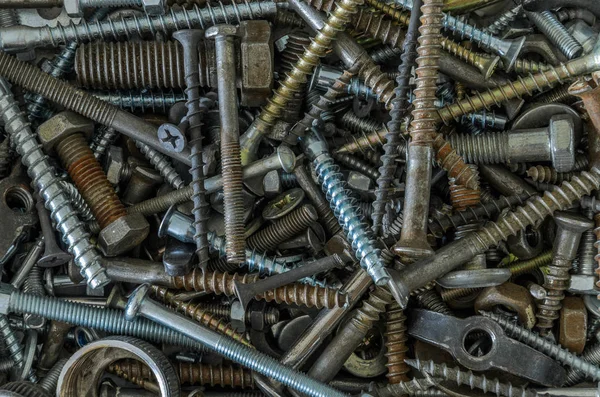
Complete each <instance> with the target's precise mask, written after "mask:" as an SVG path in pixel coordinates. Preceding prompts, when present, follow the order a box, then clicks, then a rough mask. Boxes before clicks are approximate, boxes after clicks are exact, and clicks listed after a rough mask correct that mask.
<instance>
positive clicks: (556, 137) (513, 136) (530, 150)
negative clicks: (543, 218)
mask: <svg viewBox="0 0 600 397" xmlns="http://www.w3.org/2000/svg"><path fill="white" fill-rule="evenodd" d="M576 135H577V132H576V131H575V126H574V123H573V120H572V118H571V116H568V115H555V116H552V118H551V119H550V125H549V126H548V127H547V128H536V129H531V130H513V131H508V132H498V133H495V132H494V133H483V134H479V135H477V136H473V135H457V134H453V135H451V136H450V137H449V142H450V145H452V147H454V148H455V149H456V151H457V152H458V153H460V154H461V155H462V156H463V157H464V158H465V160H466V161H467V162H469V163H476V164H497V163H520V162H525V161H527V162H537V161H552V165H553V166H554V168H555V169H556V170H557V171H559V172H567V171H571V169H572V168H573V166H574V165H575V147H576V146H577V142H576V138H575V137H576Z"/></svg>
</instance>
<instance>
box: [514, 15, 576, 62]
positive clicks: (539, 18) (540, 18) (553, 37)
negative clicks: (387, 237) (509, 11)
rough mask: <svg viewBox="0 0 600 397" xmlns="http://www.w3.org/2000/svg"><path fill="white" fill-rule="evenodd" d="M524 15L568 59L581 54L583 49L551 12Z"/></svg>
mask: <svg viewBox="0 0 600 397" xmlns="http://www.w3.org/2000/svg"><path fill="white" fill-rule="evenodd" d="M525 15H527V18H529V20H531V22H533V23H534V24H535V26H537V28H538V29H539V30H540V31H541V32H542V33H544V34H545V35H546V37H548V39H549V40H550V41H551V42H552V43H554V44H555V45H556V46H557V47H558V49H559V50H560V52H562V53H563V54H564V55H565V56H566V57H567V58H568V59H573V58H577V57H578V56H580V55H581V54H582V53H583V47H582V46H581V45H580V44H579V43H578V42H577V40H575V38H574V37H573V36H571V34H570V33H569V31H568V30H567V28H566V27H565V26H564V25H563V24H562V23H560V21H559V20H558V19H557V18H556V16H555V15H554V14H553V13H552V12H551V11H542V12H530V11H527V12H525Z"/></svg>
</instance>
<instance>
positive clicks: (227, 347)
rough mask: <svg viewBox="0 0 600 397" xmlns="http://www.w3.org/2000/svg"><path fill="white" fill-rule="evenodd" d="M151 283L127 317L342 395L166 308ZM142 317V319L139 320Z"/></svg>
mask: <svg viewBox="0 0 600 397" xmlns="http://www.w3.org/2000/svg"><path fill="white" fill-rule="evenodd" d="M148 289H149V287H148V286H147V285H143V286H141V287H138V288H137V289H136V290H135V291H134V292H133V293H132V294H131V297H130V298H129V301H128V303H127V308H126V310H125V314H126V317H127V318H128V320H129V321H133V320H134V319H135V318H136V316H143V317H146V318H149V319H152V320H153V321H156V322H158V323H161V324H163V325H165V326H168V327H170V328H172V329H174V330H177V331H179V332H181V333H183V334H185V335H190V337H191V338H193V339H194V340H196V341H198V342H199V343H201V344H203V345H205V346H207V347H209V348H210V349H211V350H214V351H215V352H217V353H218V354H221V355H222V356H224V357H225V358H227V359H229V360H231V361H233V362H236V363H239V364H241V365H243V366H245V367H248V368H250V369H252V370H253V371H256V372H258V373H260V374H263V375H265V376H267V377H269V378H272V379H274V380H276V381H278V382H281V383H282V384H284V385H286V386H288V387H291V388H293V389H295V390H298V391H300V392H302V393H305V394H307V395H310V396H315V397H334V396H335V397H342V396H344V393H340V392H338V391H336V390H335V389H333V388H331V387H329V386H326V385H324V384H322V383H320V382H316V381H315V380H313V379H311V378H309V377H307V376H306V375H304V374H301V373H299V372H297V371H295V370H293V369H291V368H288V367H286V366H284V365H282V364H280V363H279V362H278V361H276V360H275V359H273V358H271V357H269V356H267V355H265V354H263V353H260V352H258V351H256V350H253V349H250V348H248V347H247V346H244V345H242V344H240V343H238V342H235V341H233V340H230V339H227V338H224V337H222V336H221V335H220V334H218V333H216V332H214V331H212V330H210V329H208V328H205V327H202V326H201V325H198V324H196V323H194V322H193V321H191V320H188V319H187V318H185V317H183V316H181V315H179V314H177V313H174V312H172V311H171V310H168V309H166V308H165V307H163V306H161V305H159V304H157V303H156V302H153V301H152V300H151V299H149V298H148V297H147V294H148ZM138 321H139V320H138Z"/></svg>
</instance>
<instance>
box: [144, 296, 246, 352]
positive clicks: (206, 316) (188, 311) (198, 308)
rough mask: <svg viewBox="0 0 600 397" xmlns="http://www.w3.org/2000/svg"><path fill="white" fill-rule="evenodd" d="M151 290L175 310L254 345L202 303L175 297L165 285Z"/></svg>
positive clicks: (244, 342)
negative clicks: (208, 310) (206, 308)
mask: <svg viewBox="0 0 600 397" xmlns="http://www.w3.org/2000/svg"><path fill="white" fill-rule="evenodd" d="M151 291H152V292H153V295H154V296H155V297H156V298H157V299H158V300H159V301H160V302H162V303H164V304H166V305H168V306H170V307H171V308H172V309H174V310H175V311H177V312H179V313H182V314H185V315H186V316H187V317H190V318H192V319H194V320H196V321H197V322H198V323H200V324H202V325H204V326H205V327H207V328H210V329H212V330H214V331H217V332H219V333H221V334H223V335H227V336H228V337H230V338H232V339H234V340H236V341H238V342H240V343H243V344H245V345H246V346H252V345H251V344H250V342H249V341H248V340H247V339H246V336H245V335H244V334H243V333H240V332H237V331H236V330H235V329H234V328H233V327H232V326H231V324H229V323H227V322H226V321H225V320H223V319H222V318H219V317H218V316H216V315H214V314H212V313H210V312H207V311H205V310H204V308H203V306H202V304H193V303H189V302H184V301H181V300H178V299H176V298H175V293H174V292H172V291H169V290H168V289H167V288H164V287H158V286H152V290H151Z"/></svg>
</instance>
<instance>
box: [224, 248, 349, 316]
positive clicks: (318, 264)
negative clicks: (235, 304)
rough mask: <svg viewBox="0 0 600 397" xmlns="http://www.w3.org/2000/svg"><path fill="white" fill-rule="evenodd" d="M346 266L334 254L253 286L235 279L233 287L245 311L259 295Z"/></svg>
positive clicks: (259, 281) (256, 282)
mask: <svg viewBox="0 0 600 397" xmlns="http://www.w3.org/2000/svg"><path fill="white" fill-rule="evenodd" d="M344 264H345V263H344V262H343V261H342V259H341V258H340V257H339V256H338V255H337V254H333V255H331V256H328V257H325V258H323V259H319V260H316V261H313V262H309V263H306V264H304V265H303V266H300V267H296V268H294V269H291V270H289V271H287V272H284V273H280V274H274V275H272V276H270V277H267V278H266V279H262V280H257V281H255V282H253V283H251V284H245V283H241V282H240V281H239V280H235V279H234V280H233V286H234V288H235V295H236V296H237V298H238V299H239V301H240V303H241V304H242V307H243V308H244V310H246V308H247V307H248V305H249V304H250V302H251V301H252V299H254V297H255V296H257V295H260V294H262V293H264V292H266V291H268V290H272V289H276V288H279V287H283V286H284V285H287V284H291V283H293V282H295V281H296V280H300V279H303V278H305V277H310V276H312V275H315V274H319V273H322V272H325V271H327V270H331V269H333V268H338V269H339V268H341V267H343V266H344Z"/></svg>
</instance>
